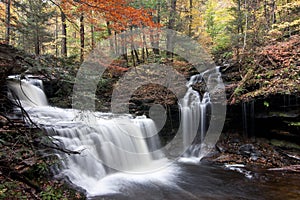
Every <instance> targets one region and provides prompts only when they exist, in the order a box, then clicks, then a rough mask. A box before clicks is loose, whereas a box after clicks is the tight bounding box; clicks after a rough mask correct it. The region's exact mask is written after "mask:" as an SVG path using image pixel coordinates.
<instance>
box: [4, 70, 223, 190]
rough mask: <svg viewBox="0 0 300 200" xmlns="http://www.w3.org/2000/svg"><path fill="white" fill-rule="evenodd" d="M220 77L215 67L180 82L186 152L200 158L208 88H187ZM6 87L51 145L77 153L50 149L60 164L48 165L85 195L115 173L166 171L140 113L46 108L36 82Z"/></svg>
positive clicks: (210, 83) (153, 130) (151, 130)
mask: <svg viewBox="0 0 300 200" xmlns="http://www.w3.org/2000/svg"><path fill="white" fill-rule="evenodd" d="M220 77H221V75H220V72H219V68H216V69H213V70H207V71H205V72H203V73H201V74H198V75H195V76H192V77H191V79H190V80H189V81H188V83H187V85H186V86H187V88H188V89H187V92H186V94H185V96H184V97H183V98H182V99H181V100H180V101H179V102H178V104H179V106H180V111H181V127H180V129H181V130H182V133H183V146H184V148H185V149H187V151H186V153H185V156H187V157H200V149H201V148H200V145H201V143H202V142H203V141H204V140H205V136H206V132H207V129H208V124H209V119H210V111H211V106H212V103H211V95H210V93H209V92H204V93H203V94H202V95H201V94H200V93H199V92H198V91H196V90H194V89H193V87H194V85H195V84H197V83H204V84H206V89H207V88H209V87H215V86H216V83H217V84H218V83H219V82H220V79H221V78H220ZM9 88H10V89H11V90H12V91H13V92H12V93H11V94H10V97H11V98H13V97H17V98H18V100H17V101H18V102H20V103H21V104H22V106H23V107H24V108H25V109H26V111H27V112H28V114H29V116H30V117H31V119H32V121H34V122H35V123H36V124H38V125H39V126H40V127H41V128H42V129H44V130H45V131H46V133H47V134H48V135H49V136H50V137H51V138H52V142H53V143H54V144H56V145H57V146H59V147H60V148H64V149H66V150H70V151H74V152H78V153H77V154H70V155H69V154H66V153H63V152H61V151H58V150H57V151H56V152H55V153H56V155H57V156H58V157H59V158H61V159H60V160H61V163H60V164H59V165H57V166H56V167H54V169H53V170H54V171H55V172H56V173H57V174H58V176H63V177H68V179H69V180H70V181H71V182H72V183H73V184H75V185H77V186H79V187H81V188H83V189H85V190H86V191H87V193H88V194H97V193H98V192H99V190H101V188H99V187H98V186H99V181H101V180H102V179H104V178H106V177H109V176H108V175H112V174H116V173H117V172H127V173H131V174H135V175H136V174H138V175H140V174H144V173H145V172H154V171H157V172H158V171H161V172H162V173H163V176H162V175H159V176H156V175H154V176H153V177H156V178H157V180H160V179H161V177H164V176H166V174H168V173H167V172H166V171H164V170H161V169H162V167H163V166H166V165H168V163H169V160H168V159H167V158H166V156H165V155H164V153H163V152H162V151H161V150H160V149H161V145H160V139H159V136H158V134H157V133H158V130H157V128H156V126H155V123H154V121H153V120H151V119H149V118H146V117H145V116H141V117H135V118H134V117H133V116H132V115H129V114H118V115H117V114H112V113H102V112H88V111H81V110H76V109H61V108H57V107H51V106H49V105H48V103H47V98H46V96H45V94H44V92H43V90H42V88H43V85H42V82H41V81H39V80H36V79H35V80H32V79H28V78H27V79H24V80H19V81H18V82H16V81H9ZM206 91H207V90H206ZM193 133H197V134H198V136H197V137H196V138H197V140H198V141H195V142H194V143H193V144H192V143H191V141H193V140H194V137H195V135H194V134H193ZM191 144H192V145H191ZM153 177H152V176H151V180H152V179H153ZM144 178H147V176H145V177H143V178H142V179H144ZM100 185H101V184H100Z"/></svg>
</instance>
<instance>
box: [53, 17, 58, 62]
mask: <svg viewBox="0 0 300 200" xmlns="http://www.w3.org/2000/svg"><path fill="white" fill-rule="evenodd" d="M54 35H55V56H56V57H58V45H57V39H58V16H57V15H55V33H54Z"/></svg>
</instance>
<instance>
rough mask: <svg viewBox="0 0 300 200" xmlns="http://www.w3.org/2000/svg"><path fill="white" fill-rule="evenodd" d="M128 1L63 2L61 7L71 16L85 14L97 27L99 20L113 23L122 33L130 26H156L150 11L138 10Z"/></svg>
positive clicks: (80, 0)
mask: <svg viewBox="0 0 300 200" xmlns="http://www.w3.org/2000/svg"><path fill="white" fill-rule="evenodd" d="M128 3H129V2H128V1H127V0H76V1H74V0H62V1H61V7H62V8H63V10H64V11H65V12H66V14H67V15H68V16H69V17H70V16H74V15H79V14H80V13H84V14H85V18H86V19H87V20H88V21H89V22H90V23H92V24H95V25H97V23H99V19H105V20H106V21H110V22H111V25H110V26H111V27H110V28H112V29H114V30H116V31H122V30H125V29H126V28H128V27H130V26H150V27H153V26H155V23H154V22H153V21H152V18H151V15H150V11H149V10H146V9H143V8H140V9H136V8H133V7H131V6H129V5H128Z"/></svg>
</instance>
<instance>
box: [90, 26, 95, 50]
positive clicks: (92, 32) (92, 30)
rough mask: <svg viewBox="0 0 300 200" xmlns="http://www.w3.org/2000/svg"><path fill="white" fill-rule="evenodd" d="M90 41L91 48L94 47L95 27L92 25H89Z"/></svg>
mask: <svg viewBox="0 0 300 200" xmlns="http://www.w3.org/2000/svg"><path fill="white" fill-rule="evenodd" d="M91 43H92V49H94V47H95V28H94V25H93V24H92V25H91Z"/></svg>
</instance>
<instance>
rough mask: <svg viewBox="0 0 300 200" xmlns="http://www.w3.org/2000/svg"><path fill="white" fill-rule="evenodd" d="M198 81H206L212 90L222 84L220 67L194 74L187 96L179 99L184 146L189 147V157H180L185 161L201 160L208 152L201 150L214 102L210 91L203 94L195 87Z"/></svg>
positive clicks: (187, 153)
mask: <svg viewBox="0 0 300 200" xmlns="http://www.w3.org/2000/svg"><path fill="white" fill-rule="evenodd" d="M197 83H204V84H205V85H206V86H207V87H208V88H209V89H210V90H213V89H214V88H217V87H218V86H219V84H221V74H220V71H219V67H216V68H215V69H211V70H207V71H204V72H202V73H201V74H196V75H194V76H192V77H191V78H190V80H189V81H188V83H187V85H186V86H187V88H188V90H187V92H186V94H185V96H184V97H183V98H182V99H181V100H180V101H179V107H180V112H181V126H182V132H183V146H184V148H185V149H187V151H186V153H185V157H189V159H186V158H181V159H180V160H181V161H184V162H199V160H200V159H201V158H202V155H204V154H206V153H207V152H201V150H203V149H202V148H201V145H202V143H203V141H204V138H205V135H206V132H207V128H208V122H209V119H210V111H211V106H212V104H211V99H210V94H209V93H208V92H205V93H204V94H203V96H201V95H200V94H199V92H197V91H195V90H194V89H193V85H195V84H197ZM206 91H207V89H206ZM195 139H196V140H197V141H195Z"/></svg>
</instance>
